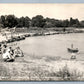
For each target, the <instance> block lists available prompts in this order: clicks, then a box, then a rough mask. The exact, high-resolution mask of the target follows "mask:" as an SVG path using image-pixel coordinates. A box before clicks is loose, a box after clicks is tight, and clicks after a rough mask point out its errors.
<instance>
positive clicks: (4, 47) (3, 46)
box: [2, 44, 7, 54]
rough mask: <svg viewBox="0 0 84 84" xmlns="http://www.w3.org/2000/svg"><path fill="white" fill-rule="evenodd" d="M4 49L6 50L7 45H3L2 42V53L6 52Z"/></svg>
mask: <svg viewBox="0 0 84 84" xmlns="http://www.w3.org/2000/svg"><path fill="white" fill-rule="evenodd" d="M6 50H7V45H4V44H3V45H2V54H3V53H6Z"/></svg>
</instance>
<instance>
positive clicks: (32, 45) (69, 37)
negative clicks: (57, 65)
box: [19, 33, 84, 60]
mask: <svg viewBox="0 0 84 84" xmlns="http://www.w3.org/2000/svg"><path fill="white" fill-rule="evenodd" d="M72 43H73V45H74V47H75V48H78V49H79V53H78V54H77V59H79V60H84V33H73V34H57V35H49V36H38V37H28V38H26V39H25V40H24V41H21V42H19V45H20V46H21V49H22V50H23V51H24V53H26V54H27V55H35V56H53V57H54V56H60V57H61V58H64V59H70V57H71V54H70V53H69V52H68V51H67V48H69V47H71V44H72Z"/></svg>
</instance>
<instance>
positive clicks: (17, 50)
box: [14, 47, 24, 57]
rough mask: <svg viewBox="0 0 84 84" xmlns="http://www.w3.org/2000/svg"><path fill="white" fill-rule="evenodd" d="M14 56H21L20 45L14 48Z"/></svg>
mask: <svg viewBox="0 0 84 84" xmlns="http://www.w3.org/2000/svg"><path fill="white" fill-rule="evenodd" d="M14 56H15V57H23V56H24V55H23V52H22V50H21V49H20V47H17V48H16V49H15V50H14Z"/></svg>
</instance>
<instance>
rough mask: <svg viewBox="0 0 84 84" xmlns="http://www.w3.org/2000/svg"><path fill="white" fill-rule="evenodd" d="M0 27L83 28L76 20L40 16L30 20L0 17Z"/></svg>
mask: <svg viewBox="0 0 84 84" xmlns="http://www.w3.org/2000/svg"><path fill="white" fill-rule="evenodd" d="M0 27H2V28H6V27H8V28H12V27H16V28H18V27H27V28H29V27H41V28H51V27H84V21H79V20H78V19H73V18H72V17H71V18H70V20H68V19H66V20H58V19H54V18H49V17H47V18H44V17H43V16H42V15H37V16H35V17H32V19H30V18H29V17H28V16H26V17H20V18H18V17H16V16H15V15H2V16H0Z"/></svg>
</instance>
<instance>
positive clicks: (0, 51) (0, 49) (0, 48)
mask: <svg viewBox="0 0 84 84" xmlns="http://www.w3.org/2000/svg"><path fill="white" fill-rule="evenodd" d="M0 54H2V47H1V44H0Z"/></svg>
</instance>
